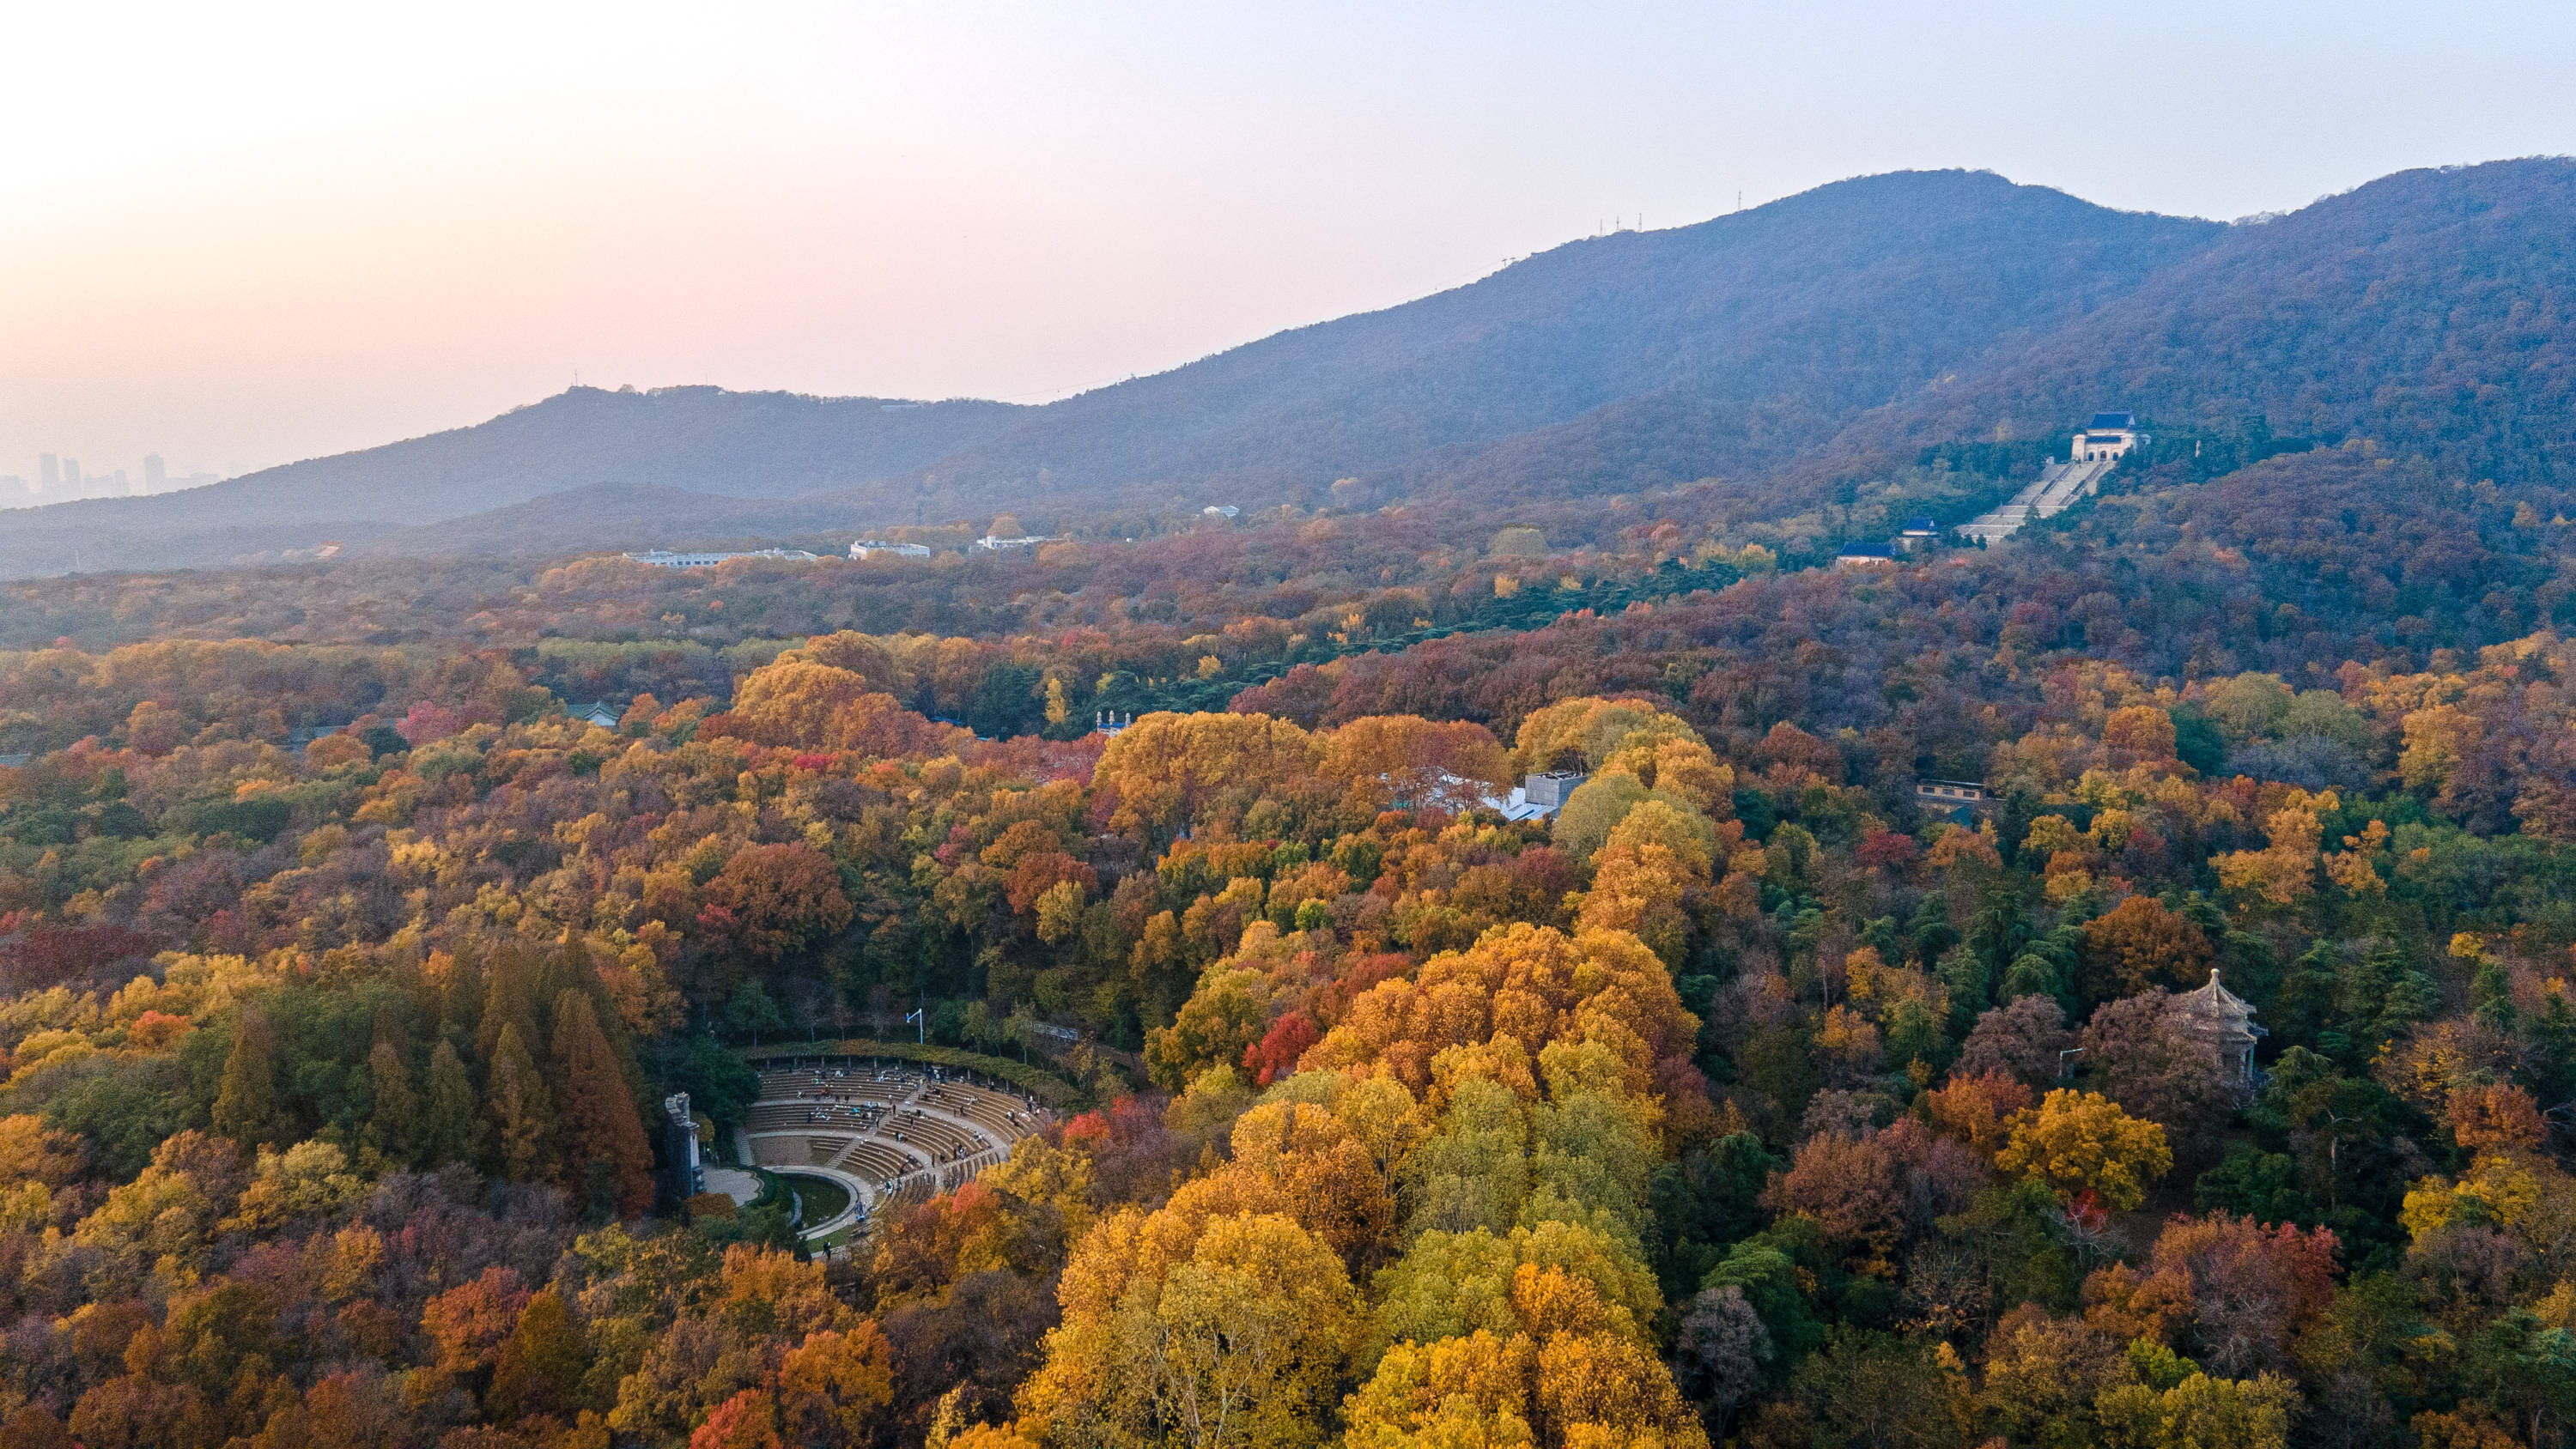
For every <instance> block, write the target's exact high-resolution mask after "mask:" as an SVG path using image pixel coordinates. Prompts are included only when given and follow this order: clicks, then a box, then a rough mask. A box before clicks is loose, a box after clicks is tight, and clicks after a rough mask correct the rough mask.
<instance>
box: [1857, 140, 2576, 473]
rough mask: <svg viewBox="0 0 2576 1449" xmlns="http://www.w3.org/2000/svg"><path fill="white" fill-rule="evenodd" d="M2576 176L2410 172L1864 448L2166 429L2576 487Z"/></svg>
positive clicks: (2180, 280) (2248, 237)
mask: <svg viewBox="0 0 2576 1449" xmlns="http://www.w3.org/2000/svg"><path fill="white" fill-rule="evenodd" d="M2571 323H2576V161H2571V160H2569V159H2567V158H2564V157H2555V158H2546V159H2538V160H2529V161H2510V162H2497V163H2494V164H2491V165H2485V166H2470V167H2460V168H2453V169H2447V170H2438V171H2408V172H2403V173H2400V174H2398V175H2395V176H2390V177H2385V178H2383V179H2381V180H2378V181H2374V182H2372V183H2370V184H2369V185H2367V186H2363V187H2360V188H2358V189H2356V190H2354V191H2350V192H2347V193H2345V194H2343V195H2341V196H2330V197H2327V198H2326V199H2324V200H2322V201H2319V202H2317V203H2316V204H2315V205H2313V206H2309V207H2307V208H2304V209H2303V210H2300V211H2297V212H2294V213H2292V214H2290V215H2287V216H2281V217H2275V218H2270V219H2267V220H2264V221H2261V222H2259V223H2255V224H2248V225H2242V226H2237V227H2234V228H2231V229H2230V230H2229V232H2228V234H2227V235H2226V236H2225V237H2224V238H2223V239H2221V240H2220V241H2218V242H2217V243H2216V244H2215V245H2212V246H2210V247H2208V248H2206V249H2205V250H2203V251H2200V252H2198V253H2196V254H2195V255H2193V256H2191V257H2189V258H2187V259H2185V260H2182V261H2180V262H2177V263H2176V264H2175V265H2173V266H2171V267H2169V268H2166V269H2164V270H2162V271H2160V272H2158V273H2157V274H2156V276H2154V277H2153V278H2151V279H2150V280H2148V281H2147V282H2146V283H2144V284H2143V285H2141V286H2140V287H2139V288H2138V289H2137V290H2136V291H2134V292H2132V293H2131V294H2129V295H2128V296H2125V297H2122V298H2120V299H2118V300H2117V301H2114V302H2111V303H2108V304H2107V305H2105V306H2104V307H2103V309H2102V310H2101V312H2100V314H2099V315H2097V316H2093V317H2089V318H2087V319H2086V320H2085V321H2083V322H2082V323H2080V324H2078V325H2076V326H2074V327H2072V328H2070V329H2067V330H2066V331H2063V332H2061V333H2058V334H2056V335H2054V336H2051V337H2047V338H2044V339H2042V340H2040V341H2038V342H2037V343H2035V344H2033V345H2031V346H2030V347H2029V348H2028V349H2027V350H2026V351H2025V352H2022V353H2021V354H2019V355H2005V356H2002V357H1999V358H1998V362H1999V365H1997V366H1994V367H1991V368H1989V369H1988V370H1986V371H1985V372H1984V373H1983V374H1982V375H1979V376H1976V377H1973V378H1969V379H1965V380H1963V385H1960V386H1957V387H1950V388H1943V389H1941V390H1939V391H1937V392H1934V393H1932V394H1930V395H1929V396H1928V397H1927V398H1925V399H1924V400H1923V401H1922V402H1920V403H1915V404H1905V405H1899V406H1897V407H1894V408H1891V409H1889V410H1887V414H1886V415H1885V416H1883V417H1878V418H1873V419H1870V420H1869V421H1868V422H1867V423H1866V424H1864V425H1862V426H1860V427H1857V428H1855V429H1854V432H1853V434H1852V436H1851V437H1850V438H1847V439H1846V440H1845V441H1846V443H1847V444H1858V443H1862V442H1885V441H1895V442H1899V443H1902V444H1904V445H1909V446H1910V445H1913V444H1917V443H1921V442H1925V441H1930V440H1932V439H1933V438H1937V437H1949V436H1970V437H1974V436H1978V435H1981V434H1984V433H1986V432H1988V431H1990V430H1992V429H1994V428H1995V427H1996V426H1997V425H1998V424H1999V423H2000V424H2003V425H2005V426H2007V427H2009V428H2014V429H2018V430H2019V431H2021V432H2022V433H2024V434H2025V435H2027V434H2030V433H2036V432H2045V431H2047V430H2049V429H2052V428H2057V427H2062V426H2064V425H2066V424H2067V423H2069V422H2071V421H2078V420H2081V419H2082V418H2083V417H2086V416H2089V415H2090V414H2091V413H2092V412H2093V410H2094V409H2095V408H2096V407H2098V406H2103V405H2106V404H2109V403H2114V402H2116V403H2117V404H2118V405H2119V406H2122V407H2131V408H2135V409H2137V410H2138V411H2139V412H2141V413H2142V414H2144V415H2146V416H2147V417H2149V418H2151V419H2153V420H2154V421H2155V422H2156V423H2158V424H2161V425H2164V426H2166V427H2168V428H2183V427H2194V428H2203V429H2215V430H2222V431H2242V430H2243V429H2245V428H2246V427H2248V426H2249V425H2255V426H2260V427H2264V428H2267V429H2268V430H2269V431H2271V432H2273V433H2277V434H2281V435H2285V436H2297V437H2313V438H2319V439H2324V440H2327V441H2336V442H2339V441H2341V440H2343V439H2345V438H2369V439H2372V440H2373V441H2375V442H2377V443H2378V444H2380V445H2381V446H2383V447H2388V448H2396V449H2402V450H2405V451H2409V452H2416V453H2420V454H2423V455H2425V456H2427V457H2430V458H2432V459H2434V460H2436V461H2437V462H2439V463H2441V464H2442V465H2443V466H2445V467H2446V468H2449V469H2451V470H2452V471H2454V472H2457V473H2460V474H2464V475H2467V476H2469V477H2471V478H2493V479H2495V480H2497V481H2499V482H2502V481H2507V480H2510V479H2515V478H2530V479H2533V480H2534V481H2545V482H2556V483H2558V484H2561V485H2564V484H2566V483H2567V482H2568V480H2569V478H2570V476H2571V474H2570V470H2571V468H2576V341H2571V338H2576V329H2571Z"/></svg>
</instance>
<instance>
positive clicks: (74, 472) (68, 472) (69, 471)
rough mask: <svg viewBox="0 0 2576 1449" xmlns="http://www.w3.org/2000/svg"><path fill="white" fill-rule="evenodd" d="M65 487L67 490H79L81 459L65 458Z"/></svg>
mask: <svg viewBox="0 0 2576 1449" xmlns="http://www.w3.org/2000/svg"><path fill="white" fill-rule="evenodd" d="M63 486H64V487H66V488H78V487H79V486H80V459H78V458H65V459H64V460H63Z"/></svg>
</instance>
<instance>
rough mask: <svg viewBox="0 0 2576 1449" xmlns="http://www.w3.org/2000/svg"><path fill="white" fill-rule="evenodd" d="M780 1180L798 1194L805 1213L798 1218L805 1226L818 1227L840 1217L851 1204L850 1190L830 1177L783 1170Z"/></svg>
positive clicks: (799, 1223) (800, 1223) (802, 1225)
mask: <svg viewBox="0 0 2576 1449" xmlns="http://www.w3.org/2000/svg"><path fill="white" fill-rule="evenodd" d="M778 1178H779V1181H780V1182H781V1183H782V1184H784V1185H785V1186H786V1188H787V1189H788V1191H790V1192H793V1193H795V1194H796V1198H797V1201H798V1202H799V1203H801V1204H803V1206H804V1209H805V1213H804V1216H803V1217H800V1218H798V1219H797V1223H798V1225H799V1226H800V1227H803V1228H813V1227H818V1226H820V1225H821V1224H824V1223H828V1222H830V1221H831V1220H832V1219H834V1218H836V1217H839V1216H840V1215H841V1214H842V1213H843V1212H845V1211H847V1210H848V1208H849V1206H850V1190H849V1189H848V1188H845V1187H843V1186H841V1185H840V1184H839V1183H837V1182H834V1181H833V1180H832V1179H830V1178H828V1177H808V1176H806V1175H805V1174H804V1173H801V1172H782V1173H780V1174H778Z"/></svg>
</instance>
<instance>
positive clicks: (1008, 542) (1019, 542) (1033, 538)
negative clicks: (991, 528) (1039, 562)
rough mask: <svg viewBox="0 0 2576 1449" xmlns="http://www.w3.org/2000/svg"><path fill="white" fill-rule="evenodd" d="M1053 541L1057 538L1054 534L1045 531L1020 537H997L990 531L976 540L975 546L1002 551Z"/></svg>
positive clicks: (990, 550) (986, 550)
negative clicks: (1044, 532)
mask: <svg viewBox="0 0 2576 1449" xmlns="http://www.w3.org/2000/svg"><path fill="white" fill-rule="evenodd" d="M1053 542H1055V539H1054V537H1053V536H1052V535H1049V534H1043V533H1031V534H1023V535H1022V536H1020V537H1018V538H995V537H994V536H993V535H991V534H989V533H988V534H985V535H984V536H983V537H982V538H979V539H977V540H975V546H976V547H977V548H980V549H982V550H984V551H985V552H987V553H1001V552H1003V551H1004V550H1006V549H1014V548H1035V547H1037V546H1038V545H1039V544H1042V543H1053Z"/></svg>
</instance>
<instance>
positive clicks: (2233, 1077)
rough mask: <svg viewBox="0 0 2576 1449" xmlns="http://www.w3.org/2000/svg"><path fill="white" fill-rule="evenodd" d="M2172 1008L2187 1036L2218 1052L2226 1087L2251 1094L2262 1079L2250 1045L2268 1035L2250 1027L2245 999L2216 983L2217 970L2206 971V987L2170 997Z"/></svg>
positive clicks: (2249, 1009)
mask: <svg viewBox="0 0 2576 1449" xmlns="http://www.w3.org/2000/svg"><path fill="white" fill-rule="evenodd" d="M2174 1009H2175V1013H2176V1015H2178V1016H2179V1017H2180V1018H2181V1019H2182V1021H2183V1023H2184V1024H2185V1026H2186V1027H2187V1028H2188V1029H2189V1030H2190V1032H2191V1034H2192V1035H2194V1036H2196V1037H2198V1038H2200V1039H2201V1040H2202V1041H2205V1042H2207V1043H2209V1045H2210V1047H2211V1049H2212V1050H2214V1051H2216V1052H2217V1053H2218V1068H2219V1072H2220V1074H2221V1075H2222V1076H2223V1078H2224V1079H2225V1080H2226V1082H2227V1083H2228V1085H2230V1086H2232V1087H2235V1088H2236V1089H2237V1090H2239V1091H2242V1092H2251V1091H2253V1090H2254V1088H2255V1086H2256V1085H2257V1084H2258V1083H2259V1082H2260V1081H2261V1080H2262V1074H2261V1073H2259V1072H2257V1071H2256V1070H2254V1043H2255V1042H2256V1041H2259V1040H2260V1039H2262V1038H2264V1037H2267V1036H2269V1035H2271V1033H2270V1032H2268V1031H2266V1030H2264V1029H2263V1028H2262V1027H2259V1026H2256V1025H2255V1024H2254V1008H2253V1007H2252V1006H2249V1005H2247V1004H2246V1001H2245V998H2243V997H2241V996H2238V995H2237V994H2236V993H2235V992H2233V991H2230V990H2228V989H2227V988H2226V987H2224V986H2221V985H2219V984H2218V968H2217V967H2215V966H2212V967H2211V968H2209V984H2208V985H2206V986H2203V987H2202V988H2200V989H2199V990H2198V991H2189V992H2185V993H2183V994H2182V995H2181V996H2178V997H2176V998H2174Z"/></svg>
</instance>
